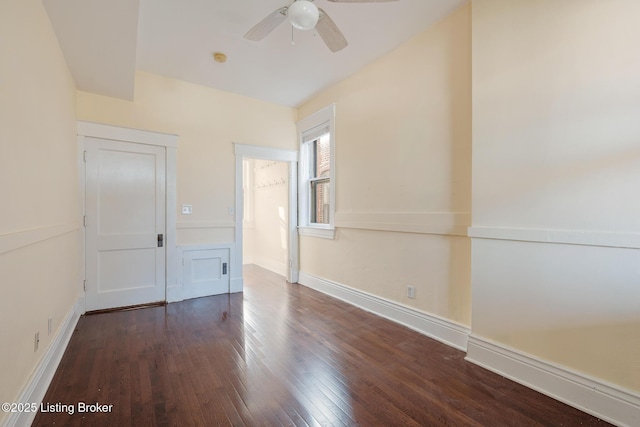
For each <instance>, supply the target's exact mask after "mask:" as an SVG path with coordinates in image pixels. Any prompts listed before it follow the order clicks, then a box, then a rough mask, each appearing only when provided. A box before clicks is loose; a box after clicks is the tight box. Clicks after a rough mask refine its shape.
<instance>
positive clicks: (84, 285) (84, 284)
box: [82, 279, 87, 291]
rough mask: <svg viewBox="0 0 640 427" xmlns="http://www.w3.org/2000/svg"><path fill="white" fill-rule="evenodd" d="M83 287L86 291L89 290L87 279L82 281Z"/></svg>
mask: <svg viewBox="0 0 640 427" xmlns="http://www.w3.org/2000/svg"><path fill="white" fill-rule="evenodd" d="M82 287H83V288H84V290H85V291H86V290H87V281H86V279H85V280H83V281H82Z"/></svg>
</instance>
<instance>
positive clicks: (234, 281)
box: [229, 276, 244, 294]
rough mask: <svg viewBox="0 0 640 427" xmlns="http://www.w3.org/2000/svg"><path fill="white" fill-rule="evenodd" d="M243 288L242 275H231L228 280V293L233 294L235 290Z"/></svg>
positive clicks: (240, 290)
mask: <svg viewBox="0 0 640 427" xmlns="http://www.w3.org/2000/svg"><path fill="white" fill-rule="evenodd" d="M243 288H244V278H243V277H242V276H240V277H232V278H231V280H229V293H230V294H235V293H237V292H242V289H243Z"/></svg>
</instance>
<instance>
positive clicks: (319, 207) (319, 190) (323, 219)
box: [310, 179, 331, 224]
mask: <svg viewBox="0 0 640 427" xmlns="http://www.w3.org/2000/svg"><path fill="white" fill-rule="evenodd" d="M330 191H331V185H330V182H329V179H326V180H321V181H312V182H311V218H310V220H311V221H310V222H312V223H315V224H329V208H330V205H329V194H330Z"/></svg>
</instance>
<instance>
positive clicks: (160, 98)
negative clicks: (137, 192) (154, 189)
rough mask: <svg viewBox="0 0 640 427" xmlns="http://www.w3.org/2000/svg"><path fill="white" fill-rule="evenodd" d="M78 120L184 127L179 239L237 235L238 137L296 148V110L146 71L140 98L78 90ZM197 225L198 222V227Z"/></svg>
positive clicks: (179, 130)
mask: <svg viewBox="0 0 640 427" xmlns="http://www.w3.org/2000/svg"><path fill="white" fill-rule="evenodd" d="M78 119H79V120H87V121H94V122H101V123H107V124H111V125H116V126H124V127H130V128H138V129H145V130H151V131H157V132H165V133H172V134H177V135H178V136H179V137H180V138H179V148H178V165H177V166H178V170H177V186H178V195H177V197H178V208H179V207H180V205H181V204H190V205H193V214H192V215H181V214H180V211H179V209H178V244H180V245H186V244H201V243H223V242H233V240H234V235H233V227H234V216H232V215H229V214H228V212H227V209H228V208H230V207H234V206H235V198H234V185H235V184H234V182H235V181H234V176H235V175H234V174H235V171H234V167H235V160H234V158H235V157H234V154H233V153H234V151H233V143H234V142H236V143H241V144H250V145H261V146H269V147H276V148H288V149H295V145H296V137H295V110H293V109H291V108H288V107H281V106H277V105H274V104H269V103H266V102H262V101H258V100H255V99H251V98H247V97H244V96H240V95H235V94H232V93H228V92H223V91H219V90H216V89H211V88H206V87H203V86H198V85H194V84H191V83H186V82H183V81H179V80H175V79H170V78H165V77H161V76H157V75H153V74H149V73H145V72H140V71H139V72H137V73H136V89H135V96H134V100H133V102H130V101H124V100H119V99H114V98H109V97H105V96H100V95H95V94H91V93H87V92H78ZM194 227H197V228H194Z"/></svg>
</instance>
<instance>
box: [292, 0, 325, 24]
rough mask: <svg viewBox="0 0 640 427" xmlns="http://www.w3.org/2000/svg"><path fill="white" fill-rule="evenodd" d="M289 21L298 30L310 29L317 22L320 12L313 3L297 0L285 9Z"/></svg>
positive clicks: (306, 0)
mask: <svg viewBox="0 0 640 427" xmlns="http://www.w3.org/2000/svg"><path fill="white" fill-rule="evenodd" d="M287 15H288V17H289V21H290V22H291V25H293V27H294V28H297V29H298V30H311V29H313V28H314V27H315V26H316V24H317V23H318V18H319V17H320V12H319V11H318V8H317V7H316V5H315V4H313V3H311V2H310V1H308V0H297V1H295V2H293V4H292V5H291V6H289V10H288V11H287Z"/></svg>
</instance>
